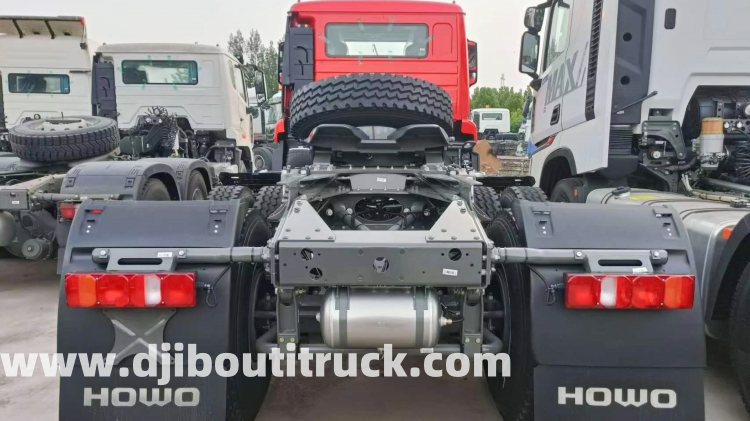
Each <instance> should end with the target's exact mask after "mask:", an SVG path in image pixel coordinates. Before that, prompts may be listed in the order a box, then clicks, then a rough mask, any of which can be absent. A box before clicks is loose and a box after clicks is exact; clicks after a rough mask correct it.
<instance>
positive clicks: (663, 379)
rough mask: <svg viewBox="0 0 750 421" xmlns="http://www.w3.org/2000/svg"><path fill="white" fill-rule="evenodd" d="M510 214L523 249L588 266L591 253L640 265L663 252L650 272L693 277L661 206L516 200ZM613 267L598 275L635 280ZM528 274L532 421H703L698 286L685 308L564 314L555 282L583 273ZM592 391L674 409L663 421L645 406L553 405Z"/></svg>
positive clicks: (628, 266) (688, 253)
mask: <svg viewBox="0 0 750 421" xmlns="http://www.w3.org/2000/svg"><path fill="white" fill-rule="evenodd" d="M513 215H514V216H515V217H516V220H517V221H518V223H519V228H520V232H521V236H522V237H523V241H524V242H525V244H526V246H528V247H530V248H539V249H568V250H569V249H574V250H580V251H582V253H583V256H587V255H588V256H589V257H594V258H595V259H597V260H598V259H599V258H598V257H596V253H597V252H602V251H604V252H607V253H612V252H617V253H618V254H621V255H623V256H626V255H627V253H628V251H631V252H632V251H637V253H644V252H645V253H646V254H645V256H649V254H650V253H652V251H654V250H665V251H667V252H668V255H669V258H668V260H667V261H666V262H662V263H660V264H658V265H654V266H653V270H654V272H656V273H665V274H691V273H693V274H694V273H695V265H694V263H693V262H694V259H693V254H692V249H691V246H690V241H689V238H688V236H687V234H686V230H685V227H684V225H683V223H682V220H681V219H680V217H679V215H678V214H677V213H676V212H675V211H674V210H673V209H672V208H669V207H662V208H652V207H645V206H642V207H636V206H615V205H579V204H563V203H531V202H519V201H516V202H514V204H513ZM649 251H651V252H649ZM609 256H612V254H609ZM615 256H617V254H615ZM582 258H584V257H582ZM611 258H612V257H606V259H611ZM639 259H640V258H639ZM646 259H648V258H646ZM633 261H635V260H631V262H633ZM601 262H602V261H601V260H599V263H601ZM601 264H602V265H603V266H609V265H610V264H606V265H605V264H604V263H601ZM622 265H623V267H621V268H615V267H610V268H609V270H606V272H614V273H625V274H630V273H632V274H638V273H641V271H640V270H638V269H640V268H639V267H638V266H640V265H644V264H643V260H638V263H622ZM633 265H638V266H633ZM646 266H647V265H646ZM531 268H532V270H531V273H530V274H529V276H530V284H529V294H530V296H529V303H530V309H529V311H530V315H531V317H530V319H531V326H530V330H531V346H532V353H533V356H534V360H535V363H536V366H535V367H534V369H533V370H534V406H535V415H537V416H536V419H538V420H546V419H584V418H587V419H609V420H619V419H667V418H669V419H680V420H693V419H696V420H698V419H703V414H704V408H703V369H704V366H705V343H704V341H705V339H704V334H703V311H702V306H701V302H702V301H701V298H700V294H701V289H700V286H699V285H698V282H696V285H695V289H694V294H695V300H694V305H693V307H692V308H690V309H685V310H652V311H643V310H574V309H568V308H566V307H565V303H564V301H565V297H564V285H565V274H566V273H585V272H586V271H587V269H586V266H585V265H584V264H583V263H582V264H579V265H552V264H550V265H531ZM604 269H606V268H604ZM634 269H635V270H634ZM587 388H592V389H587ZM601 388H608V389H609V390H615V389H618V388H619V389H623V390H624V389H628V388H631V389H637V390H641V389H643V390H657V391H658V390H668V392H667V393H671V394H673V395H674V397H675V402H676V404H675V406H674V407H672V409H671V410H670V411H668V412H664V410H662V409H657V407H655V406H648V405H644V406H641V407H639V408H634V407H632V406H630V407H627V406H625V405H620V404H616V403H615V404H614V405H611V406H607V407H594V406H590V405H588V404H586V405H584V404H582V405H580V406H579V405H577V404H572V403H570V404H568V403H569V401H568V400H567V399H565V398H563V399H562V403H560V390H563V391H564V392H565V393H566V394H567V393H573V392H574V391H576V390H579V391H580V393H581V396H583V390H584V389H587V390H601ZM613 393H616V392H613ZM643 393H645V392H643ZM566 396H567V395H566ZM678 396H679V398H678ZM660 411H661V412H660Z"/></svg>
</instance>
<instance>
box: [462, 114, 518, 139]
mask: <svg viewBox="0 0 750 421" xmlns="http://www.w3.org/2000/svg"><path fill="white" fill-rule="evenodd" d="M471 119H472V121H474V124H475V125H476V126H477V130H478V133H479V138H480V139H488V140H495V139H497V138H498V137H499V135H500V134H504V133H510V110H508V109H507V108H481V109H478V110H473V111H472V112H471Z"/></svg>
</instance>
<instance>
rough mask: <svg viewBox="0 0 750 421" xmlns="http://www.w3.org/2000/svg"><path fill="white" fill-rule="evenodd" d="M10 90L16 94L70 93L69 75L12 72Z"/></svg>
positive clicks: (9, 78)
mask: <svg viewBox="0 0 750 421" xmlns="http://www.w3.org/2000/svg"><path fill="white" fill-rule="evenodd" d="M8 92H12V93H15V94H69V93H70V77H69V76H68V75H49V74H47V75H40V74H31V73H24V74H21V73H11V74H9V75H8Z"/></svg>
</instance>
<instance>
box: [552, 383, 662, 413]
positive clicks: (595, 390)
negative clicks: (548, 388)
mask: <svg viewBox="0 0 750 421" xmlns="http://www.w3.org/2000/svg"><path fill="white" fill-rule="evenodd" d="M557 404H558V405H568V404H573V405H575V406H583V405H587V406H612V405H620V406H622V407H625V408H627V407H629V406H633V407H635V408H640V407H641V406H643V405H646V404H649V405H651V406H652V407H654V408H656V409H672V408H674V407H676V406H677V392H675V391H674V390H671V389H654V390H650V391H649V390H648V389H609V388H606V387H588V388H583V387H576V388H573V390H572V391H571V390H568V388H567V387H562V386H561V387H558V388H557Z"/></svg>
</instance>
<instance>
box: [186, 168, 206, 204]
mask: <svg viewBox="0 0 750 421" xmlns="http://www.w3.org/2000/svg"><path fill="white" fill-rule="evenodd" d="M207 197H208V187H206V180H205V179H203V176H202V175H201V173H199V172H198V171H193V172H192V173H191V174H190V179H189V180H188V189H187V197H186V198H185V200H206V198H207Z"/></svg>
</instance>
